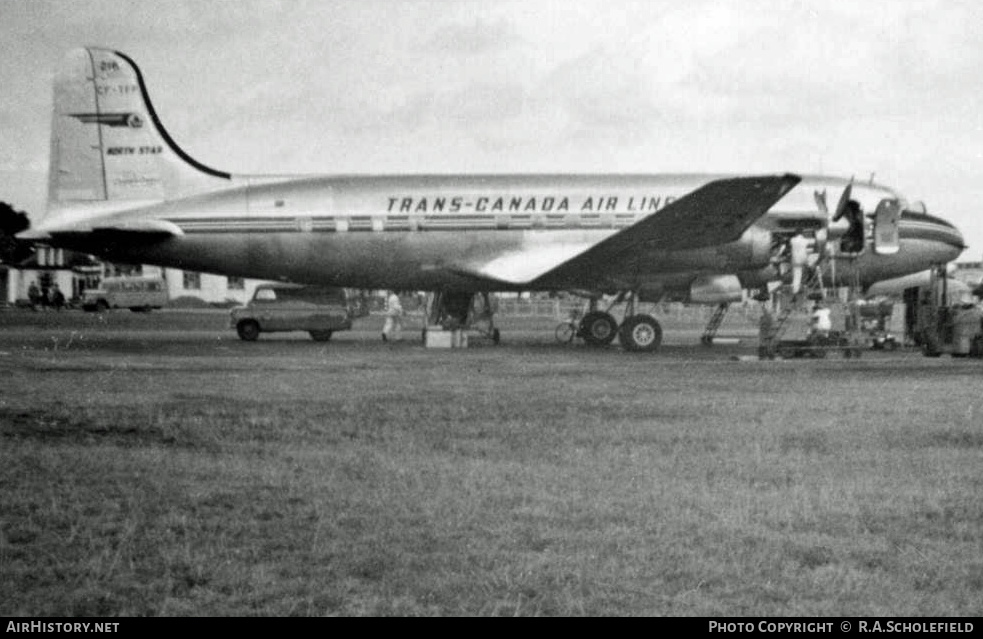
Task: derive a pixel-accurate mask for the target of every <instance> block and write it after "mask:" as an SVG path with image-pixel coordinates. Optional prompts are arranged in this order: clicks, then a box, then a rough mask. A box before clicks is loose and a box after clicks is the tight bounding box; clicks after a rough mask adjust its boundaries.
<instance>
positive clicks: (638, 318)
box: [618, 315, 662, 353]
mask: <svg viewBox="0 0 983 639" xmlns="http://www.w3.org/2000/svg"><path fill="white" fill-rule="evenodd" d="M618 336H619V338H620V339H621V345H622V346H623V347H624V349H625V350H626V351H632V352H635V353H652V352H655V351H657V350H658V349H659V346H660V345H661V344H662V327H661V326H660V325H659V323H658V322H657V321H655V318H653V317H650V316H648V315H632V316H631V317H629V318H628V319H626V320H625V321H624V323H622V324H621V328H620V329H619V330H618Z"/></svg>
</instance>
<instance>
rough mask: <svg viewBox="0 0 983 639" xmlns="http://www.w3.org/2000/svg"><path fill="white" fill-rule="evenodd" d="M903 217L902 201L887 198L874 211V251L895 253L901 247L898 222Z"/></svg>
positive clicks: (881, 253)
mask: <svg viewBox="0 0 983 639" xmlns="http://www.w3.org/2000/svg"><path fill="white" fill-rule="evenodd" d="M900 219H901V203H900V202H898V200H892V199H889V198H885V199H883V200H881V202H880V204H878V205H877V210H876V211H874V251H875V252H876V253H877V254H878V255H894V254H895V253H897V252H898V251H899V250H900V249H901V241H900V238H899V237H898V223H899V221H900Z"/></svg>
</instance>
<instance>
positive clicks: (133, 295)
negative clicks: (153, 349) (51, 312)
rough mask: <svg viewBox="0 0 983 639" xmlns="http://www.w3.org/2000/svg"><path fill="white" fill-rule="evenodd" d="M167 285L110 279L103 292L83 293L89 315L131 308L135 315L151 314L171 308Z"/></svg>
mask: <svg viewBox="0 0 983 639" xmlns="http://www.w3.org/2000/svg"><path fill="white" fill-rule="evenodd" d="M168 299H169V298H168V295H167V282H165V281H164V280H163V278H160V277H107V278H105V279H103V280H102V283H101V284H100V285H99V288H95V289H88V290H86V291H84V292H83V293H82V308H83V309H84V310H86V311H100V312H101V311H106V310H109V309H111V308H128V309H130V310H131V311H133V312H134V313H137V312H147V311H149V310H150V309H153V308H161V307H163V306H165V305H167V302H168Z"/></svg>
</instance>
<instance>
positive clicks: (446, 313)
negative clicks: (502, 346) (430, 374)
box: [423, 291, 502, 345]
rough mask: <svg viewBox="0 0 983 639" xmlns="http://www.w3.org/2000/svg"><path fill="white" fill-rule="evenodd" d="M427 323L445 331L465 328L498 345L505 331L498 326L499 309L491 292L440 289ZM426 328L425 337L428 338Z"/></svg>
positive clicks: (433, 301)
mask: <svg viewBox="0 0 983 639" xmlns="http://www.w3.org/2000/svg"><path fill="white" fill-rule="evenodd" d="M427 325H428V326H440V327H442V328H444V329H445V330H455V329H463V330H469V331H474V332H476V333H477V334H478V335H480V336H482V337H487V338H488V339H490V340H491V341H492V343H493V344H495V345H497V344H498V343H499V342H500V341H501V339H502V333H501V331H499V330H498V329H497V328H496V327H495V308H494V304H493V303H492V299H491V296H489V295H488V293H471V292H467V291H465V292H459V291H438V292H437V293H434V294H433V297H432V298H431V299H430V301H429V304H428V306H427ZM426 331H427V329H426V328H424V329H423V332H424V340H426Z"/></svg>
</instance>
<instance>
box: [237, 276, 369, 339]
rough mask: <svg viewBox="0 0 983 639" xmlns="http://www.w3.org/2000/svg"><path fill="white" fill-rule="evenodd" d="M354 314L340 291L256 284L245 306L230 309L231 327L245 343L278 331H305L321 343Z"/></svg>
mask: <svg viewBox="0 0 983 639" xmlns="http://www.w3.org/2000/svg"><path fill="white" fill-rule="evenodd" d="M354 315H355V313H354V312H353V308H352V304H351V301H350V300H349V297H348V294H347V291H346V290H345V289H343V288H334V287H323V286H299V285H296V284H260V285H259V286H257V287H256V292H255V293H253V297H252V299H251V300H249V302H248V303H247V304H246V305H245V306H237V307H236V308H234V309H232V316H231V326H232V327H233V328H235V329H236V332H237V333H238V334H239V338H240V339H243V340H245V341H247V342H251V341H254V340H256V339H257V338H258V337H259V335H260V333H273V332H279V331H307V332H308V333H310V335H311V337H312V338H313V339H314V340H315V341H318V342H325V341H327V340H329V339H331V336H332V335H333V334H334V332H335V331H344V330H348V329H350V328H351V327H352V318H353V317H354Z"/></svg>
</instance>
